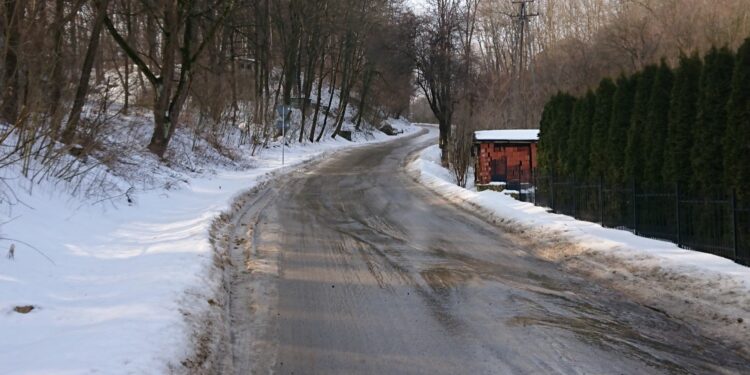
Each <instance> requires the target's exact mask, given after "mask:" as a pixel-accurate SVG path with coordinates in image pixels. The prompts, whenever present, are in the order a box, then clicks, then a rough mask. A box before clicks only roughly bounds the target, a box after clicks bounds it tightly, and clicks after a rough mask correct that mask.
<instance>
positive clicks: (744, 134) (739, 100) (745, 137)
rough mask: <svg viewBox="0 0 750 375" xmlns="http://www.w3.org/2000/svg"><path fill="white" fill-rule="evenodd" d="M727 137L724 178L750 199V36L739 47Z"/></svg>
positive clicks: (738, 192) (739, 193)
mask: <svg viewBox="0 0 750 375" xmlns="http://www.w3.org/2000/svg"><path fill="white" fill-rule="evenodd" d="M727 111H728V114H727V115H728V121H727V132H726V136H725V138H724V148H725V150H726V151H725V153H724V166H725V175H726V177H725V179H726V180H725V181H726V182H727V183H728V184H729V187H731V188H734V189H735V190H736V191H737V196H738V197H739V198H740V199H742V200H743V201H744V202H750V191H748V187H750V38H748V39H745V43H743V44H742V46H741V47H740V49H739V50H738V51H737V59H736V60H735V67H734V74H733V77H732V92H731V95H730V97H729V104H728V106H727Z"/></svg>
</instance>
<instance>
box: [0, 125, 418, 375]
mask: <svg viewBox="0 0 750 375" xmlns="http://www.w3.org/2000/svg"><path fill="white" fill-rule="evenodd" d="M390 122H391V125H392V126H394V127H397V128H399V129H403V130H405V133H404V134H409V133H411V132H414V131H417V130H419V129H418V128H415V127H412V126H410V125H409V124H408V123H407V122H405V121H397V120H391V121H390ZM362 138H363V136H359V137H358V142H356V143H352V142H349V141H346V140H343V139H341V138H338V139H336V140H332V139H330V138H328V137H326V139H327V140H326V141H324V142H322V143H319V144H303V145H294V146H293V147H288V148H287V149H286V152H285V159H286V165H285V167H284V168H285V169H286V170H292V169H293V168H294V166H295V165H298V164H300V163H302V162H304V161H306V160H310V159H311V158H315V157H322V156H323V155H324V154H325V153H327V152H330V151H333V150H340V149H342V148H346V147H353V146H356V145H364V144H367V143H373V142H382V141H386V140H389V139H393V138H394V137H388V136H386V135H385V134H382V133H380V132H374V133H373V134H371V135H370V136H368V137H367V138H368V139H366V140H365V139H362ZM247 159H248V160H249V162H250V163H251V164H252V165H253V167H252V168H249V169H248V168H245V169H244V170H235V169H237V168H228V167H227V168H223V169H219V170H217V171H215V172H213V173H194V174H189V175H180V177H179V179H182V180H184V183H183V184H181V185H178V186H179V187H178V188H177V189H176V190H169V189H150V190H138V191H137V192H136V193H135V194H133V195H132V196H131V197H130V198H128V196H125V195H122V196H117V197H115V198H112V200H108V201H106V202H98V203H90V202H89V203H83V202H82V200H81V199H79V198H71V196H70V195H69V192H68V191H61V189H58V186H59V185H55V184H53V183H52V182H49V181H45V182H42V183H40V184H38V185H35V186H34V191H33V194H31V193H29V189H28V186H26V185H27V183H26V182H25V181H24V180H23V179H22V178H16V179H15V180H11V181H10V182H11V184H12V187H13V188H14V190H15V193H16V194H18V198H19V201H20V202H23V203H22V204H17V205H15V206H14V207H13V209H12V211H10V212H8V213H7V214H3V215H2V216H4V220H3V221H6V223H5V224H3V225H2V233H0V234H1V235H2V237H4V238H6V239H9V240H5V241H3V242H0V246H3V247H4V249H3V250H0V255H1V256H2V257H0V374H82V373H105V374H133V373H136V374H143V373H165V372H169V371H170V368H175V367H179V366H180V363H179V361H180V360H182V359H184V358H186V356H189V355H190V354H191V353H189V351H190V350H191V345H192V343H191V342H190V340H191V336H190V335H191V328H190V327H188V326H187V323H186V320H185V316H188V315H190V314H196V313H199V312H200V311H201V310H204V309H206V308H207V307H208V306H209V305H211V304H212V303H213V302H214V301H212V300H210V299H205V298H192V296H205V295H210V291H211V290H213V288H216V287H217V283H218V282H219V280H218V279H217V278H216V277H215V275H212V272H211V270H212V257H213V254H212V247H211V244H210V242H209V236H208V232H209V227H210V225H211V223H212V221H213V219H214V218H215V217H216V216H217V215H218V214H219V213H221V212H222V211H225V210H227V209H228V207H229V204H230V203H231V200H232V198H233V197H234V196H236V195H238V194H239V193H241V192H243V191H246V190H249V189H251V188H252V187H254V186H256V185H257V184H258V183H259V182H261V181H263V180H264V179H267V178H269V173H270V172H272V171H275V172H276V173H278V172H280V171H281V172H283V169H281V168H282V167H281V148H280V146H279V145H276V146H275V147H272V148H270V149H267V150H263V152H262V153H261V154H260V156H258V157H255V158H249V157H248V158H247ZM156 164H158V163H156ZM138 171H140V172H139V173H142V174H149V173H150V172H149V171H148V168H144V167H143V166H141V167H140V169H138ZM4 173H5V176H6V177H8V176H12V175H14V174H15V175H17V176H18V175H20V173H19V172H18V171H11V170H6V171H4ZM168 186H169V185H168ZM128 199H131V200H132V203H131V204H129V203H128V202H127V201H128ZM11 243H13V244H15V254H14V257H13V259H10V258H6V251H7V249H8V246H10V244H11ZM48 258H49V259H48ZM26 305H29V306H33V307H34V308H33V310H31V311H30V312H28V313H25V314H23V313H19V312H16V311H15V310H14V309H15V308H16V307H18V306H26Z"/></svg>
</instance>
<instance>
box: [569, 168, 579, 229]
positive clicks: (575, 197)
mask: <svg viewBox="0 0 750 375" xmlns="http://www.w3.org/2000/svg"><path fill="white" fill-rule="evenodd" d="M570 191H571V192H572V194H573V217H574V218H576V219H577V218H578V190H577V189H576V179H575V178H574V179H573V180H572V182H571V183H570Z"/></svg>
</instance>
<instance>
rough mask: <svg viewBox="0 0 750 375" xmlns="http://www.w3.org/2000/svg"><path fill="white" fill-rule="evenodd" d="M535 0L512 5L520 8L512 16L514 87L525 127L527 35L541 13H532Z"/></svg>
mask: <svg viewBox="0 0 750 375" xmlns="http://www.w3.org/2000/svg"><path fill="white" fill-rule="evenodd" d="M533 2H534V0H511V3H513V4H514V5H517V6H518V13H516V14H512V15H511V16H510V18H511V19H513V22H514V23H515V29H516V30H515V33H514V34H515V41H514V42H515V46H514V47H515V48H514V49H515V51H514V55H515V58H514V59H513V61H514V62H515V67H514V72H513V73H514V77H513V78H514V79H515V80H516V84H515V85H514V89H515V91H516V94H515V99H516V100H517V101H518V106H517V108H521V116H522V121H523V125H526V123H527V114H528V113H527V112H528V111H527V110H526V107H527V106H526V102H525V100H524V98H523V93H524V78H525V77H524V72H525V70H526V67H525V66H524V56H525V55H526V44H527V43H529V42H528V40H529V38H528V37H527V35H526V34H527V33H529V21H531V19H532V18H533V17H537V16H539V13H530V12H529V8H531V6H530V5H529V3H533Z"/></svg>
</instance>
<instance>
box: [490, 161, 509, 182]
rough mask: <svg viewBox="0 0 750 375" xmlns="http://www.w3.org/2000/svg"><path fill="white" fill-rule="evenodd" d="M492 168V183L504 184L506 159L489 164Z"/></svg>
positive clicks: (506, 178)
mask: <svg viewBox="0 0 750 375" xmlns="http://www.w3.org/2000/svg"><path fill="white" fill-rule="evenodd" d="M490 165H491V167H492V171H491V172H492V181H499V182H505V181H507V180H508V159H506V157H505V156H503V157H501V158H500V159H494V160H492V161H491V162H490Z"/></svg>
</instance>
